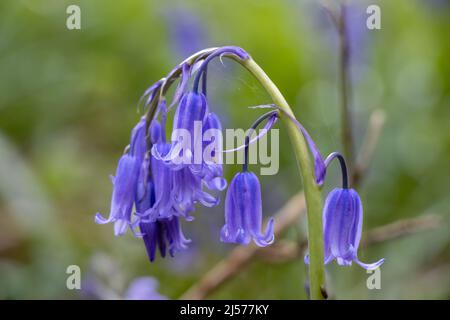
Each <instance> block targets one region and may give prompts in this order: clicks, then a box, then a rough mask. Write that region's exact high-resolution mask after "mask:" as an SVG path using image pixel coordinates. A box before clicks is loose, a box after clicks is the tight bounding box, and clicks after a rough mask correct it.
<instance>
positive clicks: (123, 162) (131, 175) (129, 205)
mask: <svg viewBox="0 0 450 320" xmlns="http://www.w3.org/2000/svg"><path fill="white" fill-rule="evenodd" d="M138 174H139V166H138V165H137V159H136V157H133V156H131V155H129V154H125V155H123V156H122V157H121V158H120V160H119V164H118V166H117V171H116V175H115V177H111V181H112V183H113V194H112V200H111V211H110V214H109V218H108V219H105V218H103V217H102V216H101V215H100V213H97V214H96V216H95V222H97V223H99V224H105V223H109V222H114V234H115V235H116V236H118V235H122V234H124V233H125V231H126V229H127V227H128V225H129V224H130V221H131V211H132V209H133V204H134V201H135V192H136V183H137V179H138Z"/></svg>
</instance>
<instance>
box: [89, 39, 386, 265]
mask: <svg viewBox="0 0 450 320" xmlns="http://www.w3.org/2000/svg"><path fill="white" fill-rule="evenodd" d="M223 56H228V57H229V56H232V57H233V58H235V59H240V60H246V59H249V55H248V54H247V53H246V52H245V51H244V50H243V49H241V48H238V47H232V46H227V47H220V48H211V49H206V50H203V51H200V52H198V53H196V54H194V55H193V56H191V57H189V58H188V59H186V60H185V61H183V62H182V63H180V64H179V65H177V66H176V67H175V68H174V69H173V70H172V71H171V72H170V73H169V74H168V75H167V77H165V78H163V79H161V80H159V81H157V82H156V83H155V84H154V85H152V86H151V87H150V88H149V89H147V91H146V92H145V93H144V95H143V101H144V106H145V108H146V114H145V116H144V117H142V118H141V119H140V121H139V122H138V124H137V125H136V126H135V128H134V129H133V131H132V134H131V140H130V144H129V146H127V148H126V149H125V152H124V154H123V155H122V156H121V158H120V159H119V163H118V166H117V171H116V175H115V177H113V178H112V182H113V194H112V200H111V211H110V214H109V217H108V218H104V217H103V216H102V215H100V214H97V215H96V222H97V223H100V224H104V223H109V222H112V223H114V230H115V234H116V235H122V234H124V233H125V232H126V230H127V229H128V228H129V229H130V230H131V231H132V232H133V233H134V234H135V235H136V236H138V237H142V238H143V240H144V244H145V247H146V249H147V253H148V257H149V259H150V261H153V260H154V259H155V257H156V252H157V251H159V252H160V255H161V256H162V257H164V256H165V255H166V253H167V252H168V253H169V254H170V255H172V256H173V255H174V253H175V252H176V251H179V250H182V249H185V248H186V247H187V245H188V243H189V242H190V240H189V239H187V238H186V237H185V236H184V234H183V232H182V230H181V221H182V220H184V221H192V220H193V219H194V217H193V216H192V213H193V212H194V210H195V208H196V206H197V205H198V204H201V205H203V206H206V207H213V206H216V205H218V203H219V195H220V192H221V191H223V190H225V189H226V187H227V182H226V180H225V179H224V177H223V167H222V163H221V161H219V160H218V158H220V153H221V152H226V151H222V150H218V149H217V148H212V149H211V150H212V151H211V157H210V158H208V159H204V158H203V156H202V155H203V153H204V152H205V151H208V150H209V149H208V148H209V145H208V144H206V143H205V142H204V141H203V140H202V139H198V138H196V137H199V136H200V137H201V136H202V135H201V134H200V135H198V132H197V131H198V130H201V131H208V130H217V131H221V130H222V126H221V123H220V119H219V118H218V116H217V115H216V114H215V113H214V112H213V111H212V110H211V109H210V107H209V104H208V98H207V90H206V89H207V70H208V64H209V62H210V61H211V60H212V59H214V58H215V57H220V58H222V57H223ZM177 80H178V85H177V87H176V89H175V92H174V94H173V98H172V100H171V101H170V104H168V103H167V98H166V94H167V92H168V89H169V87H170V86H171V85H172V84H173V83H175V82H176V81H177ZM190 80H192V81H190ZM266 107H269V108H271V110H270V111H269V112H267V113H265V114H264V115H263V116H261V117H260V118H258V119H257V120H256V121H255V123H254V124H253V125H252V126H251V128H250V131H249V132H248V133H247V135H246V138H245V144H244V145H243V146H241V147H240V148H244V149H245V150H244V163H243V167H242V171H241V172H239V173H237V174H236V175H235V177H234V178H233V179H232V181H231V183H230V185H229V187H228V190H227V193H226V198H225V224H224V226H223V228H222V230H221V234H220V239H221V241H223V242H230V243H238V244H244V245H247V244H249V243H250V242H251V241H253V242H254V243H255V244H256V245H258V246H261V247H264V246H267V245H270V244H271V243H273V241H274V220H273V218H270V219H269V220H268V222H267V225H266V226H265V228H263V214H262V197H261V186H260V183H259V180H258V177H257V176H256V175H255V174H254V173H253V172H251V171H249V168H248V149H249V145H250V144H251V143H253V142H254V141H255V140H257V139H258V138H259V137H260V136H257V137H256V138H253V139H252V140H251V139H250V138H251V133H252V132H253V131H254V130H255V129H256V128H257V127H258V126H259V125H260V124H261V123H263V122H266V125H265V127H264V129H265V130H263V131H264V132H267V131H268V130H270V129H271V128H272V126H273V125H274V124H275V123H276V121H277V119H278V118H279V117H281V116H286V117H288V118H289V119H290V120H291V121H293V122H294V123H295V124H296V126H297V128H298V130H299V131H300V132H301V134H302V135H303V136H304V137H305V139H306V141H307V143H308V146H309V150H310V152H311V155H312V156H313V158H314V165H315V166H314V167H315V176H316V183H317V184H318V185H322V184H323V182H324V179H325V175H326V169H327V166H328V165H329V163H330V162H331V160H332V159H334V158H338V159H339V160H340V163H341V167H342V171H343V177H344V178H343V179H344V185H343V188H342V189H335V190H333V191H332V192H331V193H330V195H329V196H328V197H327V200H326V203H325V207H324V211H323V217H324V219H323V221H324V240H325V257H326V258H325V263H328V262H330V261H331V260H333V259H336V260H337V262H338V263H339V264H341V265H349V264H351V262H352V261H355V262H357V263H358V264H360V265H361V266H363V267H364V268H367V269H372V268H376V267H378V266H379V265H380V264H381V263H382V262H383V259H382V260H380V261H378V262H377V263H375V264H364V263H362V262H360V261H359V259H358V256H357V249H358V245H359V240H360V237H361V228H362V205H361V201H360V199H359V196H358V194H357V193H356V191H354V190H353V189H349V188H348V182H347V173H346V166H345V161H344V158H343V157H342V156H341V155H340V154H338V153H332V154H331V155H330V156H329V157H328V158H327V159H326V160H323V158H322V157H321V154H320V152H319V150H318V149H317V147H316V145H315V143H314V141H313V140H312V139H311V137H310V136H309V134H308V132H307V131H306V130H305V128H304V127H303V126H302V125H301V124H300V123H299V122H298V121H297V120H296V119H295V118H294V117H293V116H292V115H290V114H288V113H286V112H285V111H283V110H282V109H280V108H278V107H277V106H274V105H268V106H266ZM173 108H176V110H175V112H174V118H173V126H172V134H171V137H170V139H168V138H167V137H166V130H167V128H166V123H167V117H168V116H169V115H170V114H171V111H172V109H173ZM198 124H199V125H200V126H199V127H198V126H197V125H198ZM199 128H200V129H199ZM183 132H187V133H188V135H187V137H188V139H186V135H184V134H181V133H183ZM213 142H214V141H213ZM186 146H188V147H186ZM240 148H238V149H240ZM235 150H237V149H235ZM305 261H306V262H307V263H308V258H307V257H306V258H305Z"/></svg>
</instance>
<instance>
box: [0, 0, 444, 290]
mask: <svg viewBox="0 0 450 320" xmlns="http://www.w3.org/2000/svg"><path fill="white" fill-rule="evenodd" d="M70 4H76V5H79V6H80V8H81V27H82V28H81V30H68V29H67V28H66V18H67V14H66V7H67V6H68V5H70ZM368 4H378V5H379V6H380V7H381V13H382V29H381V30H374V31H369V30H367V29H366V27H365V19H366V17H367V15H366V13H365V10H366V7H367V5H368ZM349 19H351V22H349V23H350V25H351V26H352V29H351V30H352V37H351V39H352V58H351V74H352V78H353V81H352V83H353V96H352V108H353V110H354V132H355V138H356V139H355V140H356V148H357V150H360V149H361V144H362V143H363V137H364V135H365V132H366V129H367V127H368V122H369V117H370V115H371V113H372V112H373V111H374V110H376V109H380V110H382V111H383V112H384V113H385V117H386V124H385V126H384V128H383V131H382V134H381V137H380V141H379V144H378V146H377V149H376V152H375V155H374V158H373V161H372V163H371V167H370V171H369V173H368V175H367V177H366V179H365V180H364V183H363V184H362V185H361V187H360V188H359V191H360V194H361V196H362V198H363V202H364V206H365V220H364V232H366V231H367V230H370V229H372V228H374V227H379V226H383V225H385V224H389V223H392V222H394V221H397V220H399V219H406V218H414V217H420V216H423V215H428V214H434V215H437V216H439V217H440V223H439V226H438V227H436V228H434V229H433V230H428V231H422V232H415V233H413V234H410V235H407V236H404V237H401V238H399V239H395V240H391V241H386V242H383V243H379V244H377V245H373V246H370V247H368V248H364V249H362V250H361V253H360V257H361V259H362V260H363V261H367V262H372V261H374V260H377V259H379V258H381V257H384V258H386V262H385V264H384V265H383V266H382V278H381V280H382V282H381V285H382V289H381V290H368V289H367V288H366V279H367V277H368V274H367V273H366V272H365V270H364V269H361V268H360V267H358V266H352V267H350V268H344V267H338V266H337V265H336V264H332V265H330V266H328V267H327V273H328V283H329V286H330V291H331V292H332V293H333V297H334V298H337V299H345V298H351V299H395V298H397V299H410V298H419V299H432V298H437V299H448V298H450V272H449V271H450V238H449V227H448V223H449V210H450V196H449V187H450V184H449V181H450V180H449V179H450V170H449V163H450V125H449V121H450V108H449V107H450V63H449V59H448V57H449V56H450V37H449V34H450V1H444V0H440V1H439V0H433V1H432V0H427V1H425V0H422V1H420V0H395V1H392V0H391V1H388V0H385V1H382V0H380V1H377V0H373V1H370V3H367V2H365V1H357V2H354V3H353V4H352V14H351V15H350V17H349ZM228 44H232V45H238V46H242V47H243V48H245V49H246V50H247V51H248V52H249V53H250V54H251V55H252V56H253V57H254V59H255V60H256V61H257V62H259V63H260V65H261V66H262V67H263V68H264V69H265V70H266V72H267V73H268V74H269V75H270V76H271V77H272V79H273V80H274V82H275V83H276V84H277V85H278V86H279V88H280V89H281V91H282V92H283V93H284V94H285V96H286V98H287V100H288V101H289V103H290V104H291V106H292V107H293V109H294V111H295V113H296V114H297V116H298V118H299V119H300V120H301V121H302V123H303V124H304V125H305V127H306V128H307V129H308V130H309V131H310V134H311V135H312V136H313V137H314V139H315V140H316V143H317V145H318V146H319V147H320V148H321V150H322V153H323V154H328V153H329V152H331V151H334V150H342V144H341V140H340V130H341V125H340V98H339V73H338V62H339V47H338V38H337V34H336V30H335V29H334V27H333V25H332V23H331V21H330V19H329V17H328V16H327V14H326V13H325V12H324V10H323V9H321V7H320V6H319V5H318V3H317V2H316V1H312V0H310V1H307V0H304V1H303V0H295V1H294V0H285V1H275V0H263V1H260V0H228V1H210V0H195V1H194V0H190V1H143V0H130V1H121V2H119V1H116V2H114V1H107V0H96V1H87V0H86V1H75V0H73V1H52V0H20V1H12V0H6V1H1V2H0V298H2V299H24V298H38V299H41V298H58V299H78V298H84V297H91V298H108V297H109V298H111V297H122V296H123V294H124V292H125V290H126V288H127V287H128V285H129V284H130V283H131V281H132V280H133V279H135V278H137V277H141V276H151V277H154V279H155V280H156V281H157V282H158V283H159V285H158V288H157V291H158V292H159V293H160V294H162V295H164V296H166V297H168V298H171V299H175V298H177V297H179V296H180V295H181V294H182V293H183V292H184V291H185V290H186V289H187V288H189V287H190V286H191V285H192V284H193V283H195V282H196V280H198V279H199V278H200V277H201V276H202V275H203V274H204V273H205V272H206V271H207V270H209V268H211V267H212V266H213V265H215V264H216V263H217V262H218V261H220V259H222V258H224V257H225V256H226V254H227V253H228V252H229V251H230V250H231V249H232V248H233V247H234V246H232V245H229V244H223V243H221V242H220V241H219V230H220V228H221V226H222V224H223V207H222V206H220V207H218V208H215V209H212V210H211V209H210V210H206V209H203V208H199V209H198V210H197V211H196V213H195V216H196V217H197V218H196V220H195V221H194V222H191V223H188V224H187V223H185V224H184V225H183V228H184V230H185V233H186V235H187V236H188V237H190V238H191V239H192V240H193V242H192V244H191V246H190V249H189V250H188V251H186V252H183V253H179V254H178V255H177V256H176V257H175V258H166V259H165V260H164V259H157V261H156V262H155V263H153V264H150V263H149V262H148V260H147V256H146V253H145V249H144V245H143V243H142V241H141V240H140V239H136V238H134V237H133V236H132V235H131V234H127V235H126V236H124V237H121V238H115V237H114V236H113V230H112V226H111V225H102V226H100V225H96V224H95V223H94V214H95V213H96V212H98V211H100V212H102V213H104V214H107V213H108V212H109V203H110V196H111V195H110V193H111V184H110V182H109V179H108V175H110V174H113V173H114V172H115V166H116V164H117V160H118V158H119V157H120V154H121V152H122V151H123V148H124V146H125V145H126V144H127V143H128V140H129V135H130V130H131V128H132V127H133V126H134V124H135V123H136V122H137V121H138V119H139V117H140V115H139V112H138V109H137V105H138V100H139V98H140V96H141V94H142V93H143V92H144V90H145V89H146V88H147V87H148V86H149V85H151V84H152V83H153V82H155V81H156V80H158V79H159V78H161V77H162V76H163V75H165V74H166V73H167V72H168V71H169V70H170V69H171V68H172V67H173V66H174V65H175V64H177V63H178V62H179V61H180V60H182V59H183V58H184V57H185V56H187V55H189V54H191V53H193V52H195V51H196V50H199V49H201V48H203V47H209V46H219V45H228ZM209 73H210V75H211V80H210V81H209V92H210V103H211V106H212V108H213V109H214V110H215V111H217V112H218V113H219V114H220V115H221V116H222V119H224V120H223V123H224V127H227V128H233V127H242V128H246V127H248V125H249V124H251V122H252V121H253V119H255V117H256V115H257V114H256V113H257V111H255V110H248V109H247V108H246V106H251V105H256V104H261V103H267V102H269V100H268V97H267V95H266V94H265V93H264V92H263V91H262V90H261V88H260V87H259V85H258V84H257V83H256V82H255V81H254V80H253V79H252V78H251V77H249V76H248V74H246V72H245V71H243V70H242V69H241V68H239V67H238V66H235V65H233V63H232V62H230V61H225V65H221V64H220V62H215V63H213V64H212V66H211V71H210V72H209ZM281 129H282V128H281ZM280 137H281V139H282V143H281V146H280V150H281V155H280V157H281V160H280V161H281V163H280V171H279V173H278V174H277V175H275V176H264V177H261V183H262V185H263V204H264V212H265V215H266V216H270V215H272V214H274V213H275V212H276V211H277V209H279V208H280V207H282V206H283V204H284V203H285V202H286V201H287V200H288V199H289V198H290V197H291V196H293V195H294V194H296V193H297V192H298V191H299V190H301V181H300V176H299V174H298V173H297V172H296V170H297V169H296V165H295V161H294V158H293V156H292V152H291V150H290V145H289V141H288V140H287V137H286V135H284V134H283V132H282V130H281V134H280ZM236 170H237V168H234V167H228V168H227V169H226V176H227V178H228V181H229V179H230V178H231V177H232V175H233V174H234V172H235V171H236ZM255 170H256V168H255ZM334 170H335V169H334ZM334 170H332V172H331V174H330V179H328V180H327V183H326V186H325V188H324V195H325V194H326V192H328V191H330V190H331V188H332V187H333V186H334V185H336V184H337V183H338V172H337V170H336V172H335V171H334ZM304 234H305V221H304V220H300V221H299V222H298V224H295V225H293V226H292V227H290V228H289V230H287V232H286V233H285V235H284V238H286V239H288V238H291V239H293V240H295V239H297V238H302V237H304ZM69 265H78V266H80V268H81V273H82V277H83V286H82V288H83V289H82V290H81V291H78V290H73V291H71V290H68V289H67V288H66V278H67V276H68V275H67V274H66V268H67V266H69ZM305 275H306V268H305V266H304V264H303V261H302V258H301V257H300V258H298V259H294V260H292V261H284V262H280V263H268V262H266V261H261V260H259V259H256V261H254V262H253V263H252V264H250V265H249V266H248V267H246V268H243V269H242V270H241V271H240V273H239V274H238V275H237V276H236V277H235V278H234V279H233V280H231V281H230V282H228V283H226V284H225V285H224V286H223V287H222V288H220V290H218V291H217V292H215V293H214V294H213V295H212V296H211V297H210V298H219V299H222V298H237V299H240V298H255V299H263V298H268V299H304V298H306V295H305V290H304V285H305V280H306V278H305Z"/></svg>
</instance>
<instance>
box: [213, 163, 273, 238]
mask: <svg viewBox="0 0 450 320" xmlns="http://www.w3.org/2000/svg"><path fill="white" fill-rule="evenodd" d="M261 228H262V200H261V186H260V184H259V180H258V177H257V176H256V175H255V174H254V173H253V172H250V171H244V172H239V173H238V174H237V175H236V176H235V177H234V178H233V180H232V181H231V183H230V186H229V187H228V191H227V195H226V199H225V225H224V226H223V227H222V230H221V233H220V240H221V241H223V242H232V243H239V244H246V245H247V244H249V243H250V241H251V240H253V241H254V242H255V243H256V244H257V245H258V246H260V247H265V246H268V245H270V244H272V243H273V241H274V234H273V218H271V219H270V220H269V222H268V223H267V227H266V231H265V232H264V233H261Z"/></svg>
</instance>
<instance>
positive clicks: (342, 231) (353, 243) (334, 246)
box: [323, 188, 384, 270]
mask: <svg viewBox="0 0 450 320" xmlns="http://www.w3.org/2000/svg"><path fill="white" fill-rule="evenodd" d="M362 222H363V207H362V204H361V199H360V198H359V195H358V193H357V192H356V191H355V190H353V189H346V188H336V189H334V190H333V191H332V192H330V194H329V195H328V197H327V199H326V201H325V206H324V208H323V225H324V242H325V264H328V263H329V262H331V261H332V260H334V259H336V261H337V263H338V264H339V265H351V264H352V261H354V262H356V263H357V264H359V265H360V266H361V267H363V268H365V269H367V270H372V269H376V268H378V267H379V266H380V265H381V264H383V262H384V259H380V260H379V261H377V262H375V263H371V264H366V263H363V262H361V261H360V260H359V258H358V246H359V242H360V240H361V231H362Z"/></svg>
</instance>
